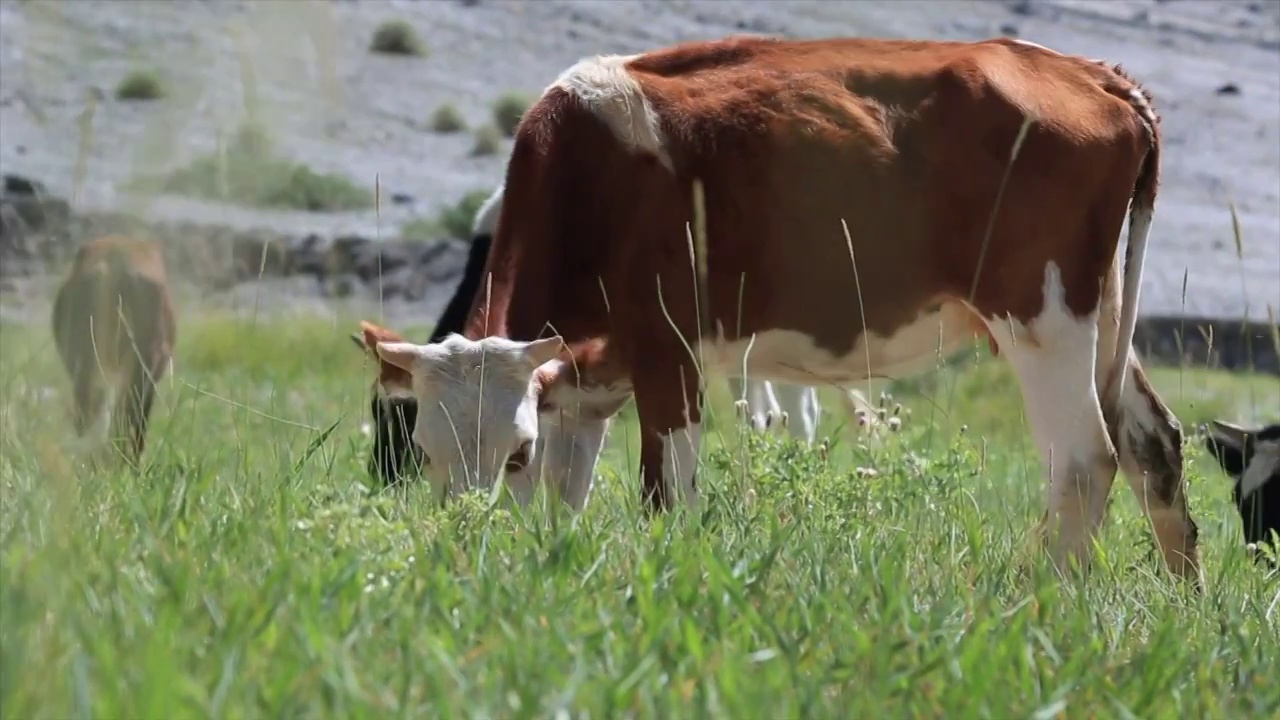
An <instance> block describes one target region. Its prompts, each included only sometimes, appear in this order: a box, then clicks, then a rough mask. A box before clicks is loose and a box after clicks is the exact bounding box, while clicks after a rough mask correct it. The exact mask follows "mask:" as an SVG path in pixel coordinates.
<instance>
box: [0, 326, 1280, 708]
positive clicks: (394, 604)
mask: <svg viewBox="0 0 1280 720" xmlns="http://www.w3.org/2000/svg"><path fill="white" fill-rule="evenodd" d="M357 320H358V318H344V319H343V320H342V321H341V322H334V321H331V320H327V319H319V318H316V319H298V318H290V319H288V320H281V319H274V320H273V319H259V320H256V321H255V320H252V319H250V318H237V317H232V316H217V315H210V314H194V315H192V314H189V315H187V316H185V317H184V318H183V319H182V325H181V327H180V330H179V335H180V340H179V347H178V352H177V358H176V361H175V374H174V376H173V378H172V379H166V381H165V382H164V384H163V386H162V389H161V394H160V397H159V400H158V402H157V410H156V413H155V415H154V416H153V421H152V426H151V435H150V443H149V447H148V451H147V455H146V456H145V460H146V465H145V467H144V468H143V469H142V470H140V471H138V472H126V471H108V470H100V471H92V470H87V469H83V468H82V467H81V466H79V465H77V463H76V460H75V458H74V455H73V454H72V453H71V451H70V450H69V447H70V436H69V429H70V422H69V420H68V411H67V404H68V395H69V392H68V387H67V380H66V378H65V377H64V375H63V373H62V368H61V367H60V365H59V364H58V362H57V357H56V354H55V352H54V349H53V347H52V343H51V340H50V338H49V334H48V331H47V329H46V328H45V326H44V325H43V324H42V323H41V324H36V325H31V326H20V325H6V326H4V327H3V328H0V333H3V342H0V421H2V422H3V428H2V432H0V537H2V541H0V542H2V543H3V546H2V549H0V552H2V553H3V564H2V569H0V579H2V584H0V611H2V613H0V646H2V647H0V708H2V709H3V710H2V712H3V715H4V717H6V718H10V717H12V718H72V717H77V718H81V717H82V718H89V717H93V718H186V717H192V718H204V717H209V718H253V717H273V718H286V717H306V718H325V717H344V718H347V717H350V718H361V717H369V718H375V717H376V718H384V717H431V718H452V717H487V718H526V717H527V718H535V717H536V718H549V717H564V718H569V717H575V718H576V717H597V718H603V717H661V718H670V717H724V718H765V717H768V718H784V717H833V718H836V717H838V718H850V717H879V716H884V717H930V718H931V717H956V718H961V717H975V718H1015V717H1016V718H1086V717H1088V718H1092V717H1116V718H1137V717H1141V718H1185V717H1197V718H1202V717H1230V718H1236V717H1259V718H1261V717H1276V715H1277V713H1280V674H1278V673H1277V672H1276V668H1277V667H1280V642H1277V639H1278V637H1280V633H1278V632H1277V629H1276V628H1277V621H1278V620H1277V615H1280V608H1278V606H1280V591H1278V590H1277V584H1276V578H1275V576H1274V575H1272V576H1270V577H1268V576H1267V574H1266V573H1265V572H1264V570H1263V569H1262V568H1260V567H1258V566H1255V565H1254V564H1252V563H1251V562H1249V560H1248V559H1247V558H1246V556H1245V553H1244V549H1243V548H1242V547H1241V546H1240V545H1241V540H1240V537H1241V534H1240V524H1239V517H1238V515H1237V514H1236V511H1235V509H1234V507H1233V506H1232V505H1231V503H1230V498H1229V492H1230V483H1229V481H1228V479H1227V478H1226V476H1225V475H1223V474H1222V473H1221V471H1220V470H1218V469H1217V467H1216V466H1215V465H1214V464H1213V462H1212V460H1211V459H1210V458H1209V457H1207V455H1206V454H1205V453H1204V452H1203V451H1202V450H1201V447H1200V445H1199V442H1198V440H1197V439H1196V438H1195V437H1194V433H1193V431H1194V428H1195V426H1196V424H1197V423H1199V422H1202V421H1204V420H1207V419H1209V418H1212V417H1224V418H1229V419H1234V420H1245V421H1249V420H1254V419H1257V420H1263V419H1276V413H1277V409H1280V384H1278V383H1277V382H1276V381H1275V378H1274V377H1270V378H1264V377H1248V376H1245V375H1226V374H1222V373H1214V372H1209V371H1202V370H1178V369H1156V370H1153V371H1152V373H1151V374H1152V376H1153V381H1154V382H1155V384H1156V386H1157V387H1158V388H1159V389H1160V391H1161V392H1162V393H1163V394H1164V396H1165V398H1166V399H1167V400H1168V401H1169V402H1170V403H1171V405H1172V406H1173V407H1174V409H1175V410H1176V412H1177V413H1178V415H1179V417H1180V419H1181V420H1182V422H1183V424H1184V428H1185V429H1186V430H1187V431H1188V436H1189V439H1188V442H1187V451H1186V452H1187V458H1188V470H1187V471H1188V473H1189V477H1190V492H1191V498H1190V502H1191V508H1192V512H1193V514H1194V517H1195V519H1196V520H1197V522H1198V523H1199V526H1200V531H1201V542H1202V548H1203V550H1202V552H1203V563H1204V566H1205V574H1206V580H1207V590H1206V592H1205V593H1204V595H1203V596H1196V595H1194V594H1192V593H1191V592H1189V591H1188V590H1186V589H1185V588H1182V587H1180V586H1179V585H1178V584H1177V583H1176V582H1175V581H1173V580H1171V579H1169V578H1167V577H1166V576H1165V575H1164V574H1163V573H1164V569H1163V566H1162V565H1161V563H1160V560H1159V557H1158V554H1156V553H1155V552H1154V547H1153V544H1152V540H1151V536H1150V534H1149V532H1148V531H1147V529H1146V527H1145V525H1144V521H1143V519H1142V518H1141V516H1140V515H1139V513H1138V511H1137V503H1136V501H1135V499H1134V498H1133V496H1132V494H1131V493H1130V491H1129V490H1128V487H1127V483H1126V481H1125V480H1124V479H1123V477H1118V478H1117V482H1116V484H1115V487H1114V489H1113V500H1112V506H1111V514H1110V520H1109V522H1108V525H1107V528H1106V530H1105V532H1104V534H1103V537H1102V543H1101V547H1100V548H1099V550H1098V556H1097V561H1096V564H1095V568H1094V572H1093V573H1092V575H1091V576H1090V577H1089V578H1088V579H1087V580H1086V581H1084V582H1082V583H1079V584H1072V583H1064V582H1061V581H1059V580H1058V579H1057V577H1056V576H1055V575H1054V574H1053V572H1052V570H1051V569H1049V568H1048V567H1047V566H1046V565H1045V563H1044V562H1043V561H1042V560H1041V559H1040V555H1039V554H1038V552H1037V550H1036V547H1035V545H1034V544H1033V543H1032V542H1031V538H1032V534H1031V530H1032V528H1033V526H1034V524H1035V522H1036V521H1037V520H1038V519H1039V516H1040V513H1041V512H1042V510H1043V491H1044V483H1043V481H1042V480H1041V479H1040V476H1039V474H1038V471H1037V470H1036V465H1035V463H1036V459H1035V452H1034V448H1033V446H1032V444H1031V438H1030V436H1029V435H1028V433H1027V431H1026V423H1025V421H1024V418H1023V414H1022V409H1021V403H1020V400H1019V394H1018V387H1017V383H1016V382H1015V381H1014V379H1013V377H1012V375H1011V374H1010V373H1009V372H1008V371H1007V369H1006V368H1005V366H1004V364H1003V362H1000V361H993V360H991V359H989V358H987V357H986V355H985V353H986V351H985V349H983V348H981V347H979V348H978V349H976V350H975V351H973V352H971V353H968V354H966V355H964V356H962V357H960V358H959V359H958V360H957V361H956V362H955V363H953V364H951V365H949V366H948V367H946V368H943V369H940V370H939V371H937V372H935V373H933V374H931V375H929V376H926V377H924V378H922V379H920V380H918V381H914V382H909V383H899V384H897V385H896V386H895V387H894V388H893V389H892V391H891V392H892V393H893V395H894V397H893V398H892V399H891V400H890V401H889V406H890V407H891V406H892V405H893V404H895V403H899V402H900V403H902V405H903V410H902V416H903V418H904V422H903V424H902V428H901V430H900V431H899V432H897V433H893V434H889V435H886V436H885V438H884V440H883V442H882V443H880V444H879V445H877V444H874V443H867V442H865V441H857V440H855V439H854V438H853V437H852V436H851V435H850V434H849V433H847V432H846V431H845V429H844V428H842V427H841V425H842V424H843V417H841V416H840V415H839V413H838V412H837V411H838V409H839V406H838V404H837V403H836V402H835V401H834V398H833V397H831V395H830V393H828V394H827V396H826V397H824V401H825V404H824V414H823V421H822V430H821V433H820V436H823V437H825V436H830V437H831V443H830V447H829V449H827V448H823V447H813V448H808V447H804V446H801V445H800V444H797V443H795V442H794V441H791V440H790V439H788V438H786V437H784V436H781V435H776V434H775V435H770V436H758V435H754V434H750V433H748V432H747V431H745V430H743V429H741V428H740V426H739V425H738V424H737V422H736V421H735V419H734V414H733V408H732V400H731V398H729V397H728V396H727V390H726V389H725V385H724V383H723V382H722V381H720V380H718V379H715V380H713V381H712V399H713V402H712V407H711V417H710V419H709V420H708V422H707V425H708V432H707V433H706V434H705V435H704V438H705V439H704V444H703V452H702V463H703V466H702V470H701V472H700V475H699V480H700V484H701V486H702V488H703V493H704V497H705V498H706V502H705V504H704V509H703V511H702V512H701V514H700V516H699V517H691V516H689V515H687V514H686V513H683V512H677V513H674V514H672V515H670V516H665V517H658V518H654V519H652V520H650V519H646V518H645V516H644V513H643V512H642V511H641V509H640V508H639V503H638V496H639V491H638V480H637V468H638V460H637V453H638V447H639V442H638V433H637V431H636V427H635V423H634V407H633V406H630V405H629V406H628V407H627V408H626V409H624V411H623V414H622V416H621V419H620V421H619V422H617V423H615V425H614V427H613V430H612V432H611V434H610V437H609V441H608V444H607V446H606V450H605V456H604V457H603V459H602V461H601V465H600V468H599V470H598V481H597V485H596V489H595V491H594V493H593V496H592V500H591V503H590V505H589V506H588V508H587V510H586V512H585V513H584V514H582V515H581V516H579V517H576V518H574V517H572V516H570V515H569V514H568V513H566V512H563V511H555V510H554V509H548V508H547V507H546V506H545V504H542V503H540V504H539V506H538V507H533V508H530V509H529V510H528V511H527V512H525V513H523V514H522V513H519V512H514V511H512V510H510V509H508V508H506V507H504V506H503V505H502V504H501V503H500V502H498V498H497V497H496V496H493V495H484V494H480V493H476V494H473V495H471V496H467V497H465V498H463V499H461V500H460V501H455V502H453V503H451V504H450V505H448V506H446V507H443V508H441V507H438V506H435V505H433V504H432V503H431V502H430V501H429V498H428V493H427V492H426V490H425V488H423V487H421V486H410V487H408V488H407V489H405V490H401V491H390V492H387V491H380V490H379V489H377V488H373V487H371V481H370V478H369V477H368V476H367V475H366V473H365V461H366V458H367V453H368V448H369V444H370V440H369V438H368V437H366V436H365V435H363V434H362V433H361V425H362V424H363V423H365V422H367V421H368V417H367V413H368V387H369V382H370V380H371V379H372V375H373V369H372V368H371V367H369V364H368V361H367V359H366V358H364V357H363V356H362V354H361V353H360V352H358V351H357V350H356V348H355V347H354V346H353V345H352V343H351V341H350V340H349V338H348V335H349V334H350V333H351V332H352V331H353V330H354V329H355V328H356V321H357ZM406 329H407V330H410V331H411V333H410V335H411V336H412V337H420V336H421V337H425V335H426V332H425V330H426V328H417V329H413V328H406Z"/></svg>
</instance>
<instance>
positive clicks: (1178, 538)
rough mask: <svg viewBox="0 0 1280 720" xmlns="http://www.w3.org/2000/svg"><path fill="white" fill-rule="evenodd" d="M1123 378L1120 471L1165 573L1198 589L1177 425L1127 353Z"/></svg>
mask: <svg viewBox="0 0 1280 720" xmlns="http://www.w3.org/2000/svg"><path fill="white" fill-rule="evenodd" d="M1126 373H1127V376H1126V379H1125V383H1124V390H1123V391H1122V393H1121V397H1120V411H1119V427H1118V428H1117V432H1116V436H1117V445H1118V446H1119V448H1118V449H1119V451H1120V466H1121V468H1123V470H1124V474H1125V477H1126V479H1128V481H1129V487H1130V489H1132V490H1133V494H1134V496H1135V497H1137V499H1138V505H1139V507H1141V508H1142V511H1143V512H1144V513H1145V514H1146V516H1147V518H1148V519H1149V520H1150V522H1151V527H1152V531H1153V532H1154V534H1155V537H1156V542H1157V544H1158V545H1159V546H1160V551H1161V554H1162V555H1163V556H1164V559H1165V562H1166V563H1167V565H1168V567H1169V570H1170V571H1172V572H1173V573H1174V574H1175V575H1177V576H1178V577H1181V578H1185V579H1190V580H1193V581H1195V582H1196V583H1197V584H1199V583H1200V560H1199V549H1198V544H1199V528H1197V527H1196V523H1195V521H1194V520H1193V519H1192V518H1191V512H1190V510H1189V509H1188V507H1187V492H1186V489H1187V483H1186V476H1185V474H1184V473H1183V458H1182V426H1181V425H1180V424H1179V423H1178V419H1177V417H1176V416H1175V415H1174V414H1173V412H1172V411H1170V410H1169V408H1168V406H1166V405H1165V404H1164V402H1163V401H1162V400H1161V399H1160V396H1159V395H1157V394H1156V391H1155V389H1154V388H1152V387H1151V383H1150V382H1148V381H1147V377H1146V375H1145V374H1144V373H1143V372H1142V366H1141V365H1140V364H1139V362H1138V359H1137V357H1136V356H1134V355H1133V354H1132V353H1131V354H1130V355H1129V358H1128V368H1127V369H1126Z"/></svg>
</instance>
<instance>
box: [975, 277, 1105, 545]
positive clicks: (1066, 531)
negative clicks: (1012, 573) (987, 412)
mask: <svg viewBox="0 0 1280 720" xmlns="http://www.w3.org/2000/svg"><path fill="white" fill-rule="evenodd" d="M988 327H989V328H990V330H991V334H992V335H993V336H994V337H995V340H996V343H997V344H998V345H999V348H1000V352H1001V353H1002V354H1003V355H1005V357H1007V358H1008V360H1009V363H1010V364H1011V365H1012V366H1013V370H1014V373H1015V374H1016V375H1017V376H1018V381H1019V383H1020V384H1021V386H1022V395H1023V401H1024V403H1025V404H1026V409H1027V417H1028V419H1029V421H1030V424H1031V433H1032V435H1033V437H1034V438H1035V442H1036V447H1037V448H1038V449H1039V451H1040V456H1041V460H1042V462H1043V463H1044V464H1045V465H1046V466H1047V467H1048V469H1049V499H1048V500H1049V501H1048V507H1049V510H1048V515H1047V517H1048V527H1047V528H1046V529H1047V530H1048V531H1049V533H1050V537H1051V538H1052V540H1051V542H1052V545H1051V547H1052V551H1051V554H1052V557H1053V559H1054V562H1055V563H1056V564H1057V565H1058V566H1059V567H1060V568H1063V567H1065V565H1066V563H1067V562H1068V561H1069V558H1075V559H1076V560H1077V561H1079V562H1080V563H1081V565H1082V566H1087V563H1088V559H1089V551H1090V547H1089V544H1090V542H1091V540H1092V539H1093V538H1094V536H1095V535H1096V533H1097V531H1098V529H1099V527H1100V526H1101V524H1102V520H1103V516H1104V514H1105V511H1106V504H1107V495H1108V493H1109V492H1110V490H1111V484H1112V482H1114V480H1115V473H1116V469H1117V468H1116V461H1115V459H1114V455H1113V454H1112V450H1111V444H1110V440H1109V439H1108V437H1107V427H1106V423H1105V422H1104V420H1103V417H1102V406H1101V404H1100V401H1099V397H1098V390H1097V387H1096V384H1095V380H1094V367H1095V362H1096V357H1095V355H1096V352H1097V344H1098V320H1097V315H1096V313H1095V314H1094V315H1093V316H1090V317H1084V318H1079V317H1075V316H1073V315H1072V313H1071V312H1070V311H1069V310H1068V309H1067V307H1066V303H1065V297H1064V290H1063V285H1062V280H1061V275H1060V273H1059V271H1058V268H1057V266H1056V265H1053V264H1052V263H1050V264H1049V266H1048V267H1047V268H1046V269H1045V284H1044V309H1043V310H1042V311H1041V314H1040V315H1039V317H1037V318H1035V319H1034V320H1032V321H1031V323H1030V324H1029V325H1026V326H1024V325H1022V324H1021V323H1019V322H1017V321H1016V320H1011V319H1008V318H1005V319H1002V318H990V319H989V320H988Z"/></svg>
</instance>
